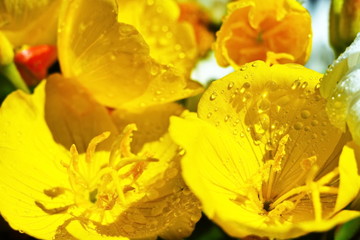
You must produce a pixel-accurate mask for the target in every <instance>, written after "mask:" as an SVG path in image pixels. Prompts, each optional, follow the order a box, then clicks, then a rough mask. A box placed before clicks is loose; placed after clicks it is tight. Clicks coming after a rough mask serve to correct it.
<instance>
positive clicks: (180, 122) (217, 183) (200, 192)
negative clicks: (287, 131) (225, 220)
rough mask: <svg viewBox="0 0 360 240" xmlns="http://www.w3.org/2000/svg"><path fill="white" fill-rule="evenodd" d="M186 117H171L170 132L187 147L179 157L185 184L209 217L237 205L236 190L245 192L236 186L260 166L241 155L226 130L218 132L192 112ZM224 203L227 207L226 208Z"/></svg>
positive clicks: (248, 156) (249, 157)
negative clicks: (234, 201)
mask: <svg viewBox="0 0 360 240" xmlns="http://www.w3.org/2000/svg"><path fill="white" fill-rule="evenodd" d="M185 117H186V118H185V120H184V119H181V118H178V117H172V118H171V125H170V133H171V136H172V137H173V138H174V139H175V141H176V142H177V143H178V144H179V145H180V146H181V147H183V148H184V149H185V150H186V153H185V154H186V155H185V157H184V158H183V160H182V168H183V169H184V171H183V176H184V179H185V181H186V183H187V184H188V185H189V186H190V188H191V190H192V191H193V192H194V193H195V195H196V196H198V197H199V199H200V201H201V202H202V205H203V209H204V212H205V213H206V214H207V215H208V216H209V217H210V218H213V217H214V216H215V215H216V214H219V213H218V211H219V208H220V209H221V211H226V212H229V211H228V208H230V209H231V211H234V209H232V208H231V206H232V205H235V206H237V205H236V204H235V203H233V202H231V200H235V199H236V198H237V192H240V193H241V192H243V191H244V189H239V187H240V186H241V185H243V184H244V181H245V180H246V179H247V178H249V177H250V176H251V175H252V174H254V173H255V172H256V171H257V170H258V168H259V166H258V164H257V161H256V159H255V156H253V155H251V154H249V155H247V156H246V157H244V156H243V155H242V152H241V151H240V149H239V147H238V146H237V143H236V142H235V141H234V140H233V139H232V137H231V136H229V134H228V133H227V132H224V131H219V130H218V129H216V128H215V127H214V126H211V125H210V124H208V123H206V122H205V121H203V120H200V119H197V118H196V116H195V115H193V114H189V115H185ZM245 147H246V146H245ZM195 160H196V161H195ZM224 204H227V205H230V206H229V207H228V208H227V206H226V205H225V206H224ZM231 211H230V212H231ZM236 212H237V211H236ZM224 215H225V213H224Z"/></svg>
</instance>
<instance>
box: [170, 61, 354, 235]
mask: <svg viewBox="0 0 360 240" xmlns="http://www.w3.org/2000/svg"><path fill="white" fill-rule="evenodd" d="M320 77H321V74H318V73H316V72H314V71H312V70H309V69H306V68H305V67H302V66H301V65H295V64H288V65H273V66H272V67H269V66H268V65H266V64H265V63H264V62H261V61H257V62H253V63H249V64H247V65H244V66H242V67H240V69H239V70H238V71H236V72H234V73H231V74H229V75H228V76H226V77H224V78H223V79H220V80H217V81H215V82H213V83H212V84H211V86H210V87H209V89H208V90H207V91H206V92H205V93H204V95H203V96H202V98H201V100H200V103H199V106H198V116H196V115H195V114H192V113H188V114H185V115H184V118H185V119H182V118H178V117H173V118H172V119H171V124H170V134H171V136H172V137H173V138H174V140H175V142H177V143H178V144H179V145H180V146H181V147H183V148H184V149H185V150H186V154H185V156H184V158H183V159H182V168H183V177H184V179H185V182H186V183H187V184H188V185H189V187H190V189H191V190H192V191H193V192H194V193H195V195H196V196H197V197H198V198H199V199H200V201H201V202H202V205H203V210H204V212H205V213H206V214H207V216H208V217H209V218H210V219H212V220H213V221H215V222H216V223H217V224H219V225H220V226H221V227H222V228H223V229H224V230H225V231H226V232H227V233H228V234H230V235H231V236H235V237H245V236H247V235H259V236H267V237H270V238H280V239H283V238H284V239H287V238H293V237H297V236H300V235H304V234H306V233H308V232H311V231H327V230H329V229H331V228H332V227H334V226H335V225H336V224H339V223H342V222H345V221H347V220H349V219H351V218H354V217H356V216H360V212H355V211H348V210H342V209H343V208H344V207H345V206H347V205H348V204H349V202H350V201H351V200H353V199H354V197H355V196H356V194H357V193H358V191H359V188H360V182H359V181H360V179H359V176H358V172H357V164H356V161H355V159H354V156H353V155H354V154H353V151H352V150H351V149H349V148H344V150H343V151H342V149H343V146H344V144H345V142H346V140H347V137H346V136H345V135H343V134H342V133H341V132H340V131H339V130H338V129H336V128H335V127H333V126H332V125H331V124H330V122H329V120H328V118H327V115H326V112H325V100H324V99H322V98H321V96H320V95H319V91H318V86H319V85H318V80H319V78H320ZM341 151H342V153H341ZM340 154H341V157H340V160H339V156H340Z"/></svg>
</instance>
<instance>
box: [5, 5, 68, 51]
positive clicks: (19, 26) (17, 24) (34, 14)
mask: <svg viewBox="0 0 360 240" xmlns="http://www.w3.org/2000/svg"><path fill="white" fill-rule="evenodd" d="M60 3H61V0H40V1H39V0H29V1H12V0H5V1H3V2H2V3H1V4H0V29H1V30H2V31H3V32H4V34H5V35H6V36H7V37H8V38H9V40H10V41H11V43H12V44H13V45H14V47H19V46H21V45H24V44H27V45H39V44H55V42H56V25H57V20H58V13H59V11H58V10H59V8H60Z"/></svg>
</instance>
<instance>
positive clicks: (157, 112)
mask: <svg viewBox="0 0 360 240" xmlns="http://www.w3.org/2000/svg"><path fill="white" fill-rule="evenodd" d="M183 110H184V108H183V107H182V106H181V105H179V104H176V103H168V104H162V105H157V106H152V107H149V108H146V109H144V110H143V111H141V112H136V113H134V112H130V111H125V110H122V109H121V110H116V111H115V112H113V113H112V117H113V121H114V123H115V124H116V126H117V128H118V129H119V130H122V129H123V128H124V127H125V126H126V125H128V124H130V123H135V124H136V126H137V128H138V131H136V132H135V133H134V136H133V142H132V145H131V149H132V151H133V152H135V153H137V152H139V150H140V149H141V148H142V147H143V145H144V144H145V143H147V142H152V141H156V140H158V139H160V137H161V136H162V135H164V134H165V133H166V132H167V130H168V127H169V118H170V116H172V115H176V116H179V115H180V114H181V112H182V111H183Z"/></svg>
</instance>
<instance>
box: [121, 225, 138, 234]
mask: <svg viewBox="0 0 360 240" xmlns="http://www.w3.org/2000/svg"><path fill="white" fill-rule="evenodd" d="M123 229H124V231H125V232H128V233H132V232H135V228H134V227H133V226H131V225H129V224H124V225H123Z"/></svg>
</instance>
